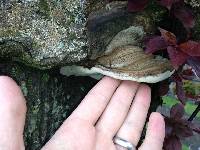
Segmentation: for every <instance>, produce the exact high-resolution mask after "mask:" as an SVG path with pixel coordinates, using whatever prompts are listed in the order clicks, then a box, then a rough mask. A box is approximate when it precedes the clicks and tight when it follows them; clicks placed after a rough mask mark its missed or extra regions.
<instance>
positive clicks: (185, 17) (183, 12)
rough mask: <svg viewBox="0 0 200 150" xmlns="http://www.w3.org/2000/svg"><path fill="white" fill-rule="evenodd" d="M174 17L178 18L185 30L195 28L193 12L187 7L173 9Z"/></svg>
mask: <svg viewBox="0 0 200 150" xmlns="http://www.w3.org/2000/svg"><path fill="white" fill-rule="evenodd" d="M173 13H174V16H175V17H176V18H178V19H179V20H180V21H181V22H182V23H183V25H184V27H185V28H193V27H194V25H195V18H194V15H193V13H192V11H191V10H190V9H188V8H185V7H179V8H176V9H173Z"/></svg>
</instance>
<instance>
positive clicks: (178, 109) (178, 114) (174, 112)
mask: <svg viewBox="0 0 200 150" xmlns="http://www.w3.org/2000/svg"><path fill="white" fill-rule="evenodd" d="M183 115H184V107H183V105H182V104H176V105H174V106H173V107H172V108H171V110H170V117H171V118H175V119H181V118H182V117H183Z"/></svg>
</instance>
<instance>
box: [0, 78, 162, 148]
mask: <svg viewBox="0 0 200 150" xmlns="http://www.w3.org/2000/svg"><path fill="white" fill-rule="evenodd" d="M150 98H151V96H150V88H149V87H148V86H146V85H143V84H139V83H136V82H131V81H122V82H121V81H119V80H115V79H112V78H109V77H104V78H103V79H102V80H101V81H99V83H98V84H97V85H96V86H95V87H94V88H93V89H92V90H91V91H90V92H89V93H88V94H87V95H86V97H85V98H84V99H83V101H82V102H81V104H80V105H79V106H78V108H77V109H76V110H74V112H73V113H72V114H71V115H70V116H69V117H68V118H67V119H66V120H65V121H64V123H63V124H62V125H61V127H60V128H59V129H58V131H57V132H56V133H55V135H54V136H53V137H52V139H51V140H50V141H49V142H48V143H47V144H46V145H45V146H44V147H43V149H42V150H76V149H81V150H125V149H124V148H123V147H121V146H119V145H116V144H114V143H113V137H114V136H116V135H117V136H118V137H120V138H122V139H125V140H127V141H129V142H131V143H133V144H134V145H137V144H138V142H139V139H140V136H141V132H142V129H143V126H144V124H145V120H146V116H147V112H148V109H149V105H150ZM0 102H1V105H0V122H1V124H0V149H2V150H22V149H24V143H23V129H24V124H25V113H26V104H25V99H24V97H23V95H22V93H21V91H20V89H19V87H18V86H17V85H16V83H15V82H14V81H13V80H12V79H10V78H8V77H0ZM164 128H165V126H164V120H163V117H162V116H161V115H160V114H159V113H152V114H151V116H150V119H149V124H148V128H147V133H146V138H145V140H144V142H143V144H142V145H141V147H140V148H139V149H140V150H161V149H162V145H163V140H164V135H165V133H164Z"/></svg>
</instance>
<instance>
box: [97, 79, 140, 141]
mask: <svg viewBox="0 0 200 150" xmlns="http://www.w3.org/2000/svg"><path fill="white" fill-rule="evenodd" d="M138 85H139V84H138V83H137V82H132V81H123V82H122V83H121V85H120V86H119V87H118V89H117V90H116V92H115V93H114V95H113V97H112V99H111V101H110V103H109V104H108V106H107V107H106V109H105V111H104V112H103V114H102V116H101V117H100V120H99V121H98V122H97V124H96V129H97V131H100V132H101V133H106V135H107V136H109V137H111V138H113V136H114V135H115V134H116V133H117V131H118V130H119V128H120V127H121V125H122V123H123V122H124V120H125V118H126V116H127V113H128V111H129V108H130V106H131V103H132V100H133V98H134V96H135V93H136V90H137V88H138Z"/></svg>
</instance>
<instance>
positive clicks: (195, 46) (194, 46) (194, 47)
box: [179, 41, 200, 56]
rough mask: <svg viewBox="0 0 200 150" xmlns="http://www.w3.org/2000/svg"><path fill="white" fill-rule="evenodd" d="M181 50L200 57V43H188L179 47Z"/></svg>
mask: <svg viewBox="0 0 200 150" xmlns="http://www.w3.org/2000/svg"><path fill="white" fill-rule="evenodd" d="M179 48H180V49H181V50H182V51H183V52H185V53H186V54H188V55H190V56H200V43H198V42H195V41H187V42H185V43H182V44H180V45H179Z"/></svg>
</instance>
